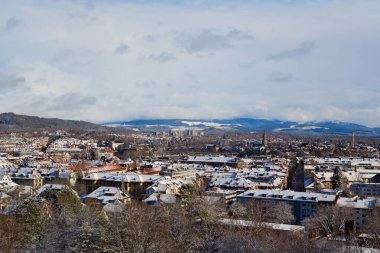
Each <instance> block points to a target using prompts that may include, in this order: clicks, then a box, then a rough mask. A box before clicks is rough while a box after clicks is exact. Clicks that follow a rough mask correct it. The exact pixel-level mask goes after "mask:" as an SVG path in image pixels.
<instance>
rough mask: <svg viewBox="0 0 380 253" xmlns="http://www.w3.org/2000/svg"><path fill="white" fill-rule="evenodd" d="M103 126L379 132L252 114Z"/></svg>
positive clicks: (350, 125) (351, 125)
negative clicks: (251, 115)
mask: <svg viewBox="0 0 380 253" xmlns="http://www.w3.org/2000/svg"><path fill="white" fill-rule="evenodd" d="M103 125H105V126H124V127H128V128H136V129H139V130H170V129H175V128H194V127H195V128H200V129H202V130H204V131H215V130H225V131H242V132H261V131H263V130H264V129H266V130H267V131H270V132H279V133H291V134H296V135H312V136H313V135H314V136H320V135H351V134H352V133H353V132H355V133H358V134H362V135H368V136H380V128H370V127H367V126H363V125H359V124H354V123H346V122H340V121H323V122H303V123H299V122H294V121H284V120H267V119H253V118H236V119H226V120H218V119H215V120H189V119H159V120H154V119H145V120H133V121H117V122H107V123H104V124H103Z"/></svg>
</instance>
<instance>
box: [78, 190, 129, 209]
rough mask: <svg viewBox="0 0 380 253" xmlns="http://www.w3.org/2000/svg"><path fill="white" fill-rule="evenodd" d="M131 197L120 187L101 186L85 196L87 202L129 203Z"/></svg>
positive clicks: (104, 203) (103, 203)
mask: <svg viewBox="0 0 380 253" xmlns="http://www.w3.org/2000/svg"><path fill="white" fill-rule="evenodd" d="M130 201H131V198H130V197H129V196H128V195H127V194H125V193H124V192H123V191H122V190H121V189H120V188H118V187H106V186H101V187H99V188H98V189H96V190H95V191H93V192H91V193H90V194H88V195H86V196H85V197H84V198H83V202H84V203H85V204H102V205H107V204H110V203H117V202H119V203H124V204H127V203H129V202H130Z"/></svg>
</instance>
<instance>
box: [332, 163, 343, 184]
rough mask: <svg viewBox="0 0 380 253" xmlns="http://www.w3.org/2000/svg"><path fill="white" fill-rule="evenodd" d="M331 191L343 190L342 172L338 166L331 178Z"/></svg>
mask: <svg viewBox="0 0 380 253" xmlns="http://www.w3.org/2000/svg"><path fill="white" fill-rule="evenodd" d="M331 180H332V186H333V189H338V190H340V189H342V188H343V172H342V169H341V168H340V167H339V166H336V167H335V168H334V174H333V176H332V178H331Z"/></svg>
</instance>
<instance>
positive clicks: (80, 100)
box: [49, 93, 97, 111]
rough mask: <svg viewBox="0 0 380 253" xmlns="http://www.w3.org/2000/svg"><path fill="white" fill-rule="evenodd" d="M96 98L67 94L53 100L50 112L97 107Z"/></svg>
mask: <svg viewBox="0 0 380 253" xmlns="http://www.w3.org/2000/svg"><path fill="white" fill-rule="evenodd" d="M96 101H97V98H96V97H93V96H87V95H81V94H78V93H66V94H63V95H61V96H58V97H56V98H53V99H52V101H51V102H50V105H49V110H57V111H60V110H71V109H81V108H84V107H87V106H91V105H95V104H96Z"/></svg>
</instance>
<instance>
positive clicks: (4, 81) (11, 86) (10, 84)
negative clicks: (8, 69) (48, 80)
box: [0, 73, 25, 94]
mask: <svg viewBox="0 0 380 253" xmlns="http://www.w3.org/2000/svg"><path fill="white" fill-rule="evenodd" d="M24 84H25V77H23V76H18V75H10V74H3V73H0V94H1V93H7V92H9V91H12V90H16V89H17V88H19V87H21V86H24Z"/></svg>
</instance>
